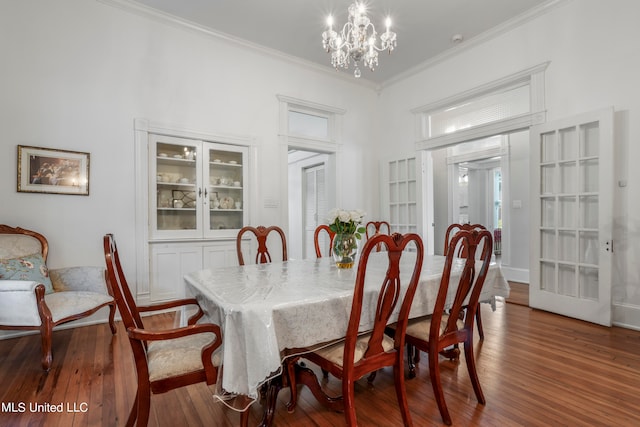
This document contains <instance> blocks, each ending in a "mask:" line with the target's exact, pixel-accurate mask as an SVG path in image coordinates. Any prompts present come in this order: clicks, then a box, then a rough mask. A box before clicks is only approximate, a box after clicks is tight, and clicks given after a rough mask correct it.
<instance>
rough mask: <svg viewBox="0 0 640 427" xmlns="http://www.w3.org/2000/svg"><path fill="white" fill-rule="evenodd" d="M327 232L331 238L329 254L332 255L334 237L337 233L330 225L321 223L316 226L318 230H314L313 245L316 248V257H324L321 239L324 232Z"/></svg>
mask: <svg viewBox="0 0 640 427" xmlns="http://www.w3.org/2000/svg"><path fill="white" fill-rule="evenodd" d="M322 233H326V234H327V236H328V238H329V253H328V254H327V256H330V255H331V249H332V248H333V239H334V238H335V237H336V233H334V232H333V231H331V229H330V228H329V226H328V225H326V224H321V225H319V226H318V227H316V230H315V231H314V232H313V246H314V248H315V250H316V258H322V249H321V248H320V239H321V238H322V236H323V234H322Z"/></svg>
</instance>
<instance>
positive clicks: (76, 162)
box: [18, 145, 90, 196]
mask: <svg viewBox="0 0 640 427" xmlns="http://www.w3.org/2000/svg"><path fill="white" fill-rule="evenodd" d="M89 158H90V155H89V153H84V152H80V151H70V150H60V149H55V148H45V147H31V146H27V145H18V192H21V193H50V194H72V195H79V196H88V195H89Z"/></svg>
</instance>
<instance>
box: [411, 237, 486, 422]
mask: <svg viewBox="0 0 640 427" xmlns="http://www.w3.org/2000/svg"><path fill="white" fill-rule="evenodd" d="M492 245H493V239H492V237H491V233H490V232H489V231H487V230H480V231H478V230H473V231H469V230H462V231H458V232H457V233H456V234H455V235H454V236H453V237H452V238H451V244H450V245H449V247H448V248H447V253H446V256H447V257H446V261H445V265H444V271H443V273H442V279H441V281H440V288H439V289H438V296H437V299H436V303H435V306H434V309H433V314H432V315H431V316H428V317H426V318H421V319H418V320H415V321H410V322H409V324H408V326H407V327H406V342H407V345H408V346H414V347H416V348H418V349H419V350H422V351H425V352H427V353H428V357H429V376H430V378H431V385H432V386H433V392H434V394H435V397H436V402H437V404H438V409H439V410H440V415H441V416H442V420H443V421H444V423H445V424H448V425H451V416H450V415H449V411H448V409H447V404H446V402H445V399H444V392H443V388H442V381H441V380H440V363H439V355H440V353H441V352H445V351H446V349H448V348H450V347H452V346H454V345H456V344H459V343H460V344H463V346H464V356H465V361H466V365H467V371H468V372H469V376H470V378H471V384H472V385H473V390H474V392H475V394H476V398H477V399H478V402H479V403H481V404H483V405H484V404H485V402H486V401H485V398H484V394H483V393H482V388H481V387H480V380H479V379H478V373H477V371H476V364H475V357H474V353H473V325H474V316H475V312H476V310H477V309H478V299H479V297H480V292H481V291H482V286H483V285H484V281H485V278H486V276H487V271H488V270H489V264H490V263H491V248H492ZM460 247H461V248H463V249H464V254H465V255H464V256H463V259H464V267H463V268H462V271H461V273H460V275H459V276H458V275H457V274H456V275H455V276H453V275H452V264H453V262H454V260H455V259H457V258H458V256H457V254H456V249H457V248H460ZM479 248H482V252H481V257H480V261H481V262H482V265H481V266H480V268H479V269H478V268H477V267H478V266H477V265H476V251H477V250H478V249H479ZM455 282H457V283H455ZM450 288H452V289H451V291H450ZM453 289H455V297H454V299H453V301H452V302H451V303H450V304H451V305H450V304H449V303H448V301H447V296H448V295H449V294H450V293H451V292H452V291H453ZM456 352H457V350H456ZM408 359H409V377H410V378H413V377H415V371H416V367H415V363H414V359H413V357H412V352H411V351H408Z"/></svg>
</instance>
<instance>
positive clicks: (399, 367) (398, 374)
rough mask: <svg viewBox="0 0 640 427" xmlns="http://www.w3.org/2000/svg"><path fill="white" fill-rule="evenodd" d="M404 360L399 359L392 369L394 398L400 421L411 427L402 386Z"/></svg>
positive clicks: (409, 414)
mask: <svg viewBox="0 0 640 427" xmlns="http://www.w3.org/2000/svg"><path fill="white" fill-rule="evenodd" d="M403 359H404V358H403V357H399V358H398V360H397V361H396V366H394V367H393V377H394V378H393V379H394V382H395V385H396V396H397V397H398V406H399V407H400V412H401V413H402V421H403V422H404V425H405V427H412V426H413V421H412V420H411V412H410V411H409V402H408V400H407V390H406V388H405V385H404V360H403Z"/></svg>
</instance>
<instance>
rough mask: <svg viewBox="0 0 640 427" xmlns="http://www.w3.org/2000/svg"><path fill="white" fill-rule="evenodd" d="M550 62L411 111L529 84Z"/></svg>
mask: <svg viewBox="0 0 640 427" xmlns="http://www.w3.org/2000/svg"><path fill="white" fill-rule="evenodd" d="M549 64H550V62H549V61H547V62H543V63H542V64H538V65H535V66H533V67H530V68H527V69H524V70H522V71H519V72H517V73H513V74H509V75H508V76H504V77H502V78H499V79H497V80H494V81H492V82H489V83H486V84H483V85H481V86H477V87H475V88H473V89H469V90H467V91H464V92H460V93H458V94H455V95H452V96H450V97H448V98H444V99H441V100H439V101H436V102H432V103H429V104H425V105H422V106H419V107H415V108H412V109H411V112H412V113H414V114H416V113H428V112H431V111H435V110H440V109H442V108H445V107H449V106H451V105H455V104H458V103H460V102H463V101H466V100H468V99H472V98H477V97H479V96H482V95H487V94H489V93H492V92H496V91H497V90H499V89H503V88H507V87H509V86H517V85H518V84H519V83H520V84H523V85H525V84H529V83H530V80H531V76H533V75H536V74H539V73H543V72H544V71H545V70H546V69H547V67H548V66H549Z"/></svg>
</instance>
